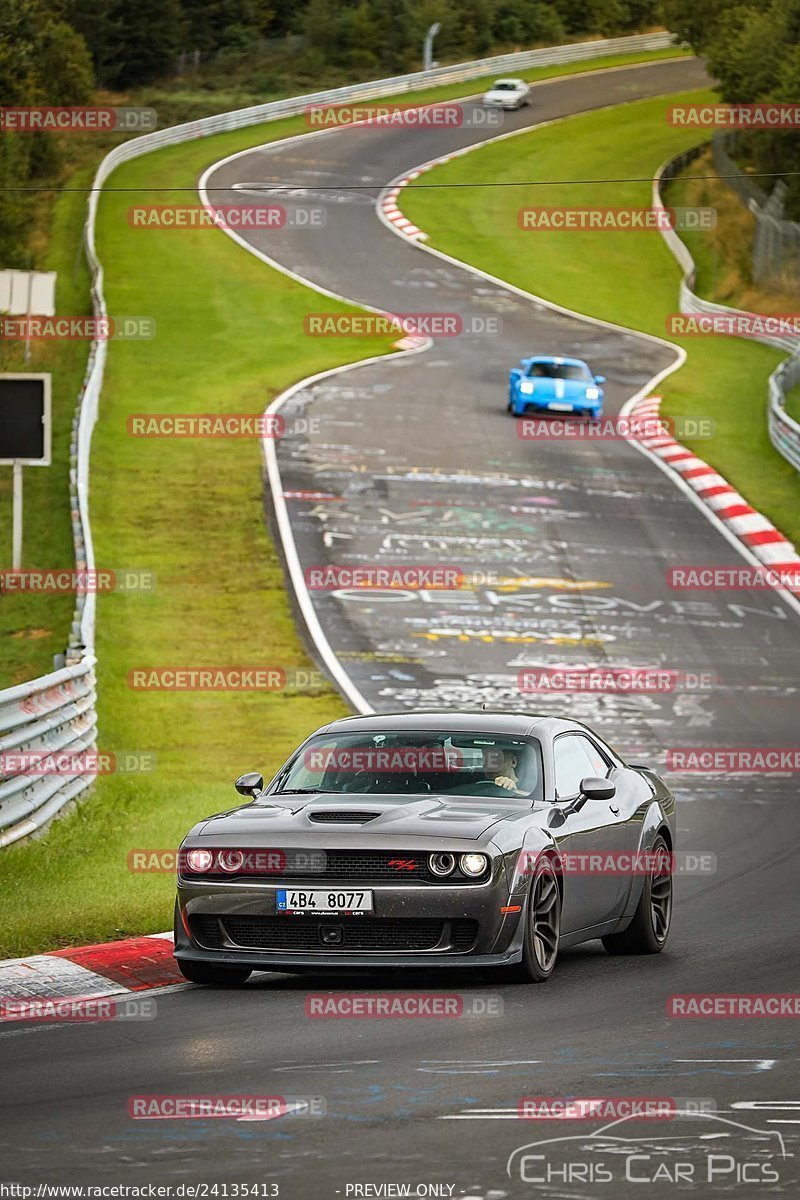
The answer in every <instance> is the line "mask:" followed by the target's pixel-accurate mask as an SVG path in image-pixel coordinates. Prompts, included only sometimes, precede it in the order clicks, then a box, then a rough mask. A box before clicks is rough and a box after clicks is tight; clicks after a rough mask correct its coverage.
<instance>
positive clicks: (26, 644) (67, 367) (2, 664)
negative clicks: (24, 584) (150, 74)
mask: <svg viewBox="0 0 800 1200" xmlns="http://www.w3.org/2000/svg"><path fill="white" fill-rule="evenodd" d="M75 180H76V183H75V186H78V187H80V186H87V185H88V184H89V182H90V181H91V172H90V171H89V170H83V171H81V172H80V173H78V174H77V175H76V176H75ZM84 217H85V196H84V195H83V194H81V193H80V192H68V193H64V195H63V197H62V199H61V201H60V202H59V204H58V205H57V206H56V208H55V210H54V211H53V224H52V228H51V230H50V234H49V250H48V252H47V254H46V256H45V257H44V258H43V260H42V262H41V269H42V270H46V271H57V272H58V279H57V283H56V307H57V310H58V312H59V314H63V315H73V314H80V313H90V312H91V299H90V295H89V275H88V270H87V268H86V265H85V261H84V259H83V256H82V254H81V253H80V246H81V231H82V227H83V221H84ZM87 356H88V344H87V343H86V342H78V341H74V342H32V343H31V361H30V363H29V364H27V365H26V364H25V362H24V360H23V347H22V344H21V343H16V342H8V343H5V344H2V343H0V370H2V371H15V372H16V371H49V372H50V373H51V375H52V419H53V439H52V463H51V465H50V466H49V467H25V468H24V474H23V512H24V521H23V548H22V565H23V567H24V568H25V569H39V568H44V569H47V568H53V567H56V568H58V567H71V566H72V564H73V563H74V561H75V553H74V548H73V543H72V524H71V521H70V512H69V439H70V430H71V428H72V418H73V414H74V412H75V404H76V401H77V398H78V393H79V391H80V386H81V382H82V380H83V376H84V372H85V369H86V360H87ZM0 512H2V514H3V520H2V531H3V532H2V537H1V538H0V567H2V568H4V569H5V568H8V567H10V566H11V468H10V467H2V468H0ZM74 604H75V601H74V597H72V596H69V595H63V594H62V595H46V594H42V593H22V592H8V593H7V594H5V595H3V596H2V598H0V689H2V688H5V687H11V686H12V685H14V684H17V683H24V681H25V680H26V679H32V678H34V677H35V676H36V675H42V674H44V673H45V672H46V671H51V670H52V669H53V655H54V654H57V653H61V652H62V651H63V650H64V648H65V646H66V643H67V640H68V636H69V627H70V622H71V620H72V610H73V608H74Z"/></svg>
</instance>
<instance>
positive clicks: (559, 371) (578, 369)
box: [528, 362, 592, 383]
mask: <svg viewBox="0 0 800 1200" xmlns="http://www.w3.org/2000/svg"><path fill="white" fill-rule="evenodd" d="M528 374H529V375H533V376H538V377H540V378H543V379H579V380H580V381H581V383H590V382H591V380H592V373H591V371H590V370H589V368H588V367H585V366H583V365H582V364H580V365H579V364H577V363H551V362H534V363H531V365H530V367H529V368H528Z"/></svg>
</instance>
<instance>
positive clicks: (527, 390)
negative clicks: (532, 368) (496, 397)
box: [519, 379, 533, 396]
mask: <svg viewBox="0 0 800 1200" xmlns="http://www.w3.org/2000/svg"><path fill="white" fill-rule="evenodd" d="M519 390H520V391H521V392H522V394H523V396H530V394H531V392H532V391H533V382H532V380H530V379H523V380H522V382H521V383H520V385H519Z"/></svg>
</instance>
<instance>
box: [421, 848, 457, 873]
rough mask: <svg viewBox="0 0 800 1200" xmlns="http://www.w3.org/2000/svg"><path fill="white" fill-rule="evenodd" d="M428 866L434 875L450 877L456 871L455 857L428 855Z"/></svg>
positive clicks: (449, 855)
mask: <svg viewBox="0 0 800 1200" xmlns="http://www.w3.org/2000/svg"><path fill="white" fill-rule="evenodd" d="M428 866H429V867H430V869H431V871H432V872H433V874H434V875H439V876H442V875H452V874H453V871H455V869H456V856H455V854H447V853H440V854H429V855H428Z"/></svg>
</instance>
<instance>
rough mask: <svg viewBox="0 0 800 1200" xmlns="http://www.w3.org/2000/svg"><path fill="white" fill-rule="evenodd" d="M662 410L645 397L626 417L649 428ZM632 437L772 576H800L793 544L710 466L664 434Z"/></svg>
mask: <svg viewBox="0 0 800 1200" xmlns="http://www.w3.org/2000/svg"><path fill="white" fill-rule="evenodd" d="M660 407H661V397H660V396H645V397H643V398H642V399H641V400H639V401H637V403H636V404H634V405H633V407H632V408H631V410H630V413H629V414H628V415H629V416H630V419H631V422H632V423H634V422H636V421H641V422H642V423H643V424H644V426H645V427H646V426H647V425H648V424H650V425H651V426H652V423H653V421H654V419H655V418H657V417H658V415H659V409H660ZM633 436H634V437H635V438H636V440H637V441H639V442H640V443H641V444H642V446H643V447H644V448H645V449H646V450H648V451H650V453H651V454H654V455H656V456H657V457H658V458H660V459H661V461H662V462H663V463H664V464H665V465H666V466H667V467H669V468H670V470H672V471H674V472H675V473H676V474H677V475H679V476H680V478H681V479H682V480H683V481H684V483H685V484H687V486H688V487H690V488H691V489H692V491H693V492H694V493H695V495H696V496H697V497H698V499H699V500H702V502H703V504H705V505H706V506H707V507H708V508H710V509H711V510H712V512H713V513H714V514H715V515H716V516H717V517H718V518H719V520H720V521H722V523H723V524H724V525H725V526H726V528H727V529H728V530H729V531H730V532H731V533H732V534H734V536H735V537H736V538H738V540H739V541H740V542H742V544H743V545H744V546H746V548H747V549H748V550H749V551H750V553H751V554H753V555H754V556H755V557H756V558H757V559H758V560H759V562H761V563H763V564H764V566H766V567H769V568H770V571H772V572H774V573H775V574H776V575H781V576H783V577H786V576H795V577H796V576H797V574H798V572H800V554H798V553H797V550H796V549H795V547H794V546H793V544H792V543H791V542H790V541H789V540H788V538H786V537H784V535H783V534H782V533H781V532H780V530H779V529H776V528H775V526H774V525H773V524H772V522H771V521H770V520H768V518H767V517H765V516H764V515H763V513H760V512H758V510H757V509H755V508H753V507H752V505H750V504H748V503H747V501H746V500H745V499H744V497H743V496H741V495H740V494H739V492H737V491H736V489H735V488H734V487H732V486H731V484H729V483H728V481H727V479H725V478H723V476H722V475H720V474H719V472H718V471H717V470H716V469H715V468H714V467H712V466H709V464H708V463H707V462H704V461H703V459H702V458H698V456H697V455H696V454H694V453H693V452H692V451H691V450H689V449H687V447H686V446H684V445H682V444H681V443H680V442H678V441H676V440H675V438H674V437H672V436H671V435H670V434H668V433H663V434H657V435H656V436H645V435H644V434H643V433H639V434H636V433H635V431H634V435H633ZM786 590H787V591H789V592H792V593H793V594H794V595H800V584H798V585H797V586H786Z"/></svg>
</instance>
